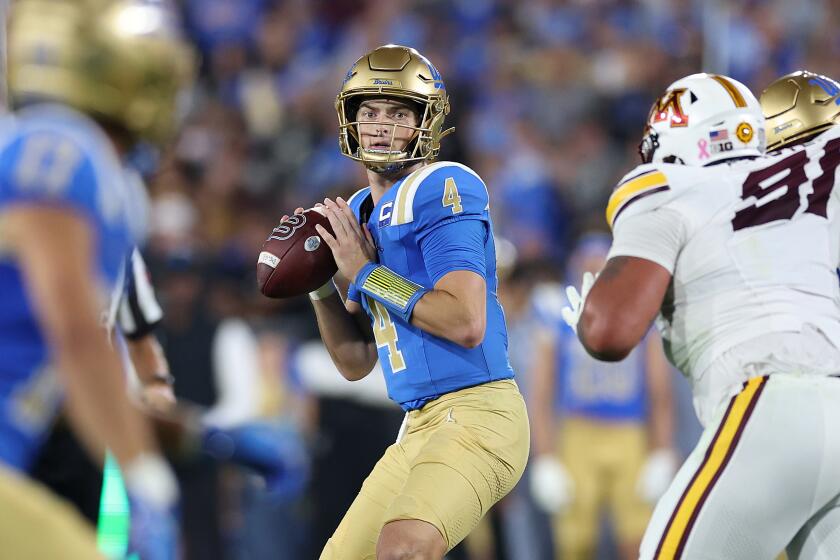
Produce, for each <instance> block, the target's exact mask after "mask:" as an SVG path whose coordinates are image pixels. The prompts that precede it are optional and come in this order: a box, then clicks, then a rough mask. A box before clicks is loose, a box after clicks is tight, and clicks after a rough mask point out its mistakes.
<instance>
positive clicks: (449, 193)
mask: <svg viewBox="0 0 840 560" xmlns="http://www.w3.org/2000/svg"><path fill="white" fill-rule="evenodd" d="M442 202H443V207H444V208H446V207H448V206H451V207H452V213H453V214H460V213H461V212H463V211H464V207H463V206H461V195H460V194H458V187H457V186H456V185H455V179H454V178H452V177H447V178H446V182H445V183H444V184H443V201H442Z"/></svg>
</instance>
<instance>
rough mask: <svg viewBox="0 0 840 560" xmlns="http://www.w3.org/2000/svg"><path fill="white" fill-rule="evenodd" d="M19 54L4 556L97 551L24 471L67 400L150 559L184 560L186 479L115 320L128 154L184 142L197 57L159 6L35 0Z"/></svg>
mask: <svg viewBox="0 0 840 560" xmlns="http://www.w3.org/2000/svg"><path fill="white" fill-rule="evenodd" d="M8 58H9V88H10V94H11V98H12V101H13V104H14V106H15V108H16V109H18V111H17V114H16V115H15V116H14V117H9V118H8V119H7V120H6V122H4V123H3V126H2V129H1V130H0V239H2V247H0V515H2V517H3V519H4V522H3V523H2V524H1V525H2V527H0V542H3V547H4V550H3V554H4V555H8V556H9V557H10V558H58V557H62V558H89V557H95V556H96V554H97V553H96V549H95V543H94V540H93V535H92V532H91V531H90V529H89V528H88V527H86V526H85V525H84V524H83V523H81V522H80V521H79V520H78V519H77V518H76V517H75V515H73V514H71V513H70V510H69V509H67V508H66V507H65V506H63V505H61V504H60V503H58V502H57V501H56V499H55V498H54V497H53V496H51V495H49V494H48V493H47V492H45V491H44V490H43V489H41V488H39V487H37V486H36V485H34V484H32V483H31V482H29V481H27V480H26V478H25V477H23V476H21V475H23V474H24V473H26V471H27V470H28V469H29V468H30V466H31V464H32V461H33V458H34V456H35V453H36V451H37V450H38V448H39V446H40V445H41V443H42V441H43V438H44V435H45V432H46V430H47V428H48V427H49V425H50V423H51V421H52V419H53V417H54V415H55V413H56V410H57V408H58V406H59V404H60V400H61V396H62V394H64V395H66V397H67V407H68V411H69V413H70V417H71V419H72V421H73V424H74V427H75V429H76V430H77V431H78V432H79V433H80V435H81V436H82V438H83V440H84V441H85V442H86V443H87V444H88V445H89V446H90V447H91V449H92V450H93V451H95V452H96V451H99V452H101V449H102V448H103V447H105V446H107V447H108V448H109V449H111V450H112V452H113V453H114V455H115V456H116V457H117V459H118V461H119V463H120V465H121V467H122V469H123V472H124V474H125V480H126V486H127V489H128V492H129V495H130V498H131V500H132V517H133V520H132V530H133V532H134V535H133V536H134V537H135V545H136V550H137V551H138V552H139V553H140V555H141V557H142V558H170V557H172V556H173V555H174V547H173V546H172V545H173V544H174V542H173V529H174V527H173V526H172V524H171V518H170V517H169V516H168V515H167V511H168V509H169V508H170V506H171V505H172V504H173V503H174V501H175V499H176V497H177V488H176V485H175V481H174V477H173V475H172V473H171V471H170V470H169V467H168V466H167V465H166V463H165V462H164V461H163V460H162V459H161V458H160V456H159V455H158V453H157V451H156V450H155V446H154V444H153V442H152V437H151V434H150V431H149V429H148V426H147V425H146V423H145V422H144V421H143V420H142V418H141V417H140V415H139V414H138V412H137V411H136V409H134V408H133V407H132V406H130V404H129V402H128V399H127V397H126V391H125V385H124V380H123V369H122V366H121V364H120V360H119V357H118V355H117V353H116V351H115V350H114V348H113V347H112V345H111V344H110V341H109V338H108V333H107V330H106V328H105V325H106V324H112V323H113V319H112V318H111V316H112V314H113V313H115V312H116V304H109V298H110V299H111V300H112V301H117V299H116V298H111V296H112V295H113V294H118V293H121V291H122V282H123V278H122V275H123V274H124V270H125V260H126V258H127V257H128V255H129V254H130V252H131V250H132V248H133V246H134V243H135V242H136V240H137V238H138V237H139V235H140V232H139V231H137V229H138V228H136V227H134V223H135V222H134V220H133V218H134V217H135V214H136V209H134V208H133V207H132V204H131V202H132V201H133V200H137V193H133V192H132V190H131V189H132V185H131V184H130V183H129V182H128V181H126V177H125V174H124V171H123V169H122V164H121V161H120V158H121V156H123V155H124V154H125V153H126V152H127V150H128V149H129V148H130V147H131V145H132V144H133V143H134V142H135V141H136V140H138V139H141V138H144V139H148V140H152V141H162V140H164V139H165V138H166V137H167V136H169V133H170V131H171V130H172V122H173V116H174V112H175V97H176V93H177V91H178V90H179V89H180V87H181V86H182V85H183V84H184V82H185V81H186V80H187V78H188V75H189V72H190V57H189V53H188V51H187V50H186V46H185V45H184V44H183V43H182V41H181V40H180V39H179V38H178V37H177V30H176V28H175V26H174V24H173V21H172V19H171V15H170V14H169V12H168V11H166V10H165V9H163V8H162V6H161V5H160V4H159V3H152V2H128V1H106V0H63V1H59V0H20V1H18V2H16V3H14V5H13V6H12V9H11V13H10V25H9V47H8ZM9 547H11V548H9Z"/></svg>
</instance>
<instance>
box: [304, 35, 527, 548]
mask: <svg viewBox="0 0 840 560" xmlns="http://www.w3.org/2000/svg"><path fill="white" fill-rule="evenodd" d="M336 108H337V111H338V116H339V122H340V133H339V138H340V147H341V150H342V153H343V154H344V155H346V156H347V157H350V158H352V159H354V160H355V161H358V162H360V163H361V164H363V165H364V166H365V167H366V169H367V177H368V181H369V186H367V187H365V188H363V189H361V190H359V191H358V192H357V193H355V194H354V195H353V196H352V197H350V199H349V200H347V201H344V200H343V199H341V198H338V199H337V200H335V201H333V200H329V199H327V200H325V201H324V206H323V210H324V212H325V213H326V215H327V217H328V218H329V220H330V224H331V225H332V228H333V230H334V233H335V235H334V236H333V235H330V234H329V233H328V232H327V231H326V230H325V229H324V228H319V230H318V231H319V233H320V235H321V236H322V237H323V239H324V241H325V242H326V243H327V244H328V245H329V246H330V248H331V249H332V252H333V255H334V257H335V259H336V262H337V263H338V267H339V271H340V273H341V275H340V276H343V277H345V278H347V279H349V282H350V284H349V287H348V293H347V296H346V301H342V298H340V297H338V296H337V295H336V292H335V289H334V287H333V283H332V282H329V283H327V284H326V285H325V286H324V287H322V288H320V289H318V290H316V291H315V292H312V293H311V294H310V297H311V299H312V300H313V303H314V307H315V313H316V316H317V319H318V325H319V328H320V331H321V336H322V338H323V340H324V343H325V344H326V347H327V349H328V350H329V352H330V354H331V356H332V358H333V360H334V362H335V364H336V365H337V367H338V369H339V370H340V371H341V372H342V374H343V375H344V376H345V377H346V378H347V379H350V380H355V379H360V378H362V377H364V376H365V375H367V374H368V373H369V372H370V371H371V368H372V367H373V366H374V364H375V362H376V360H377V359H379V361H380V362H381V364H382V369H383V372H384V375H385V380H386V384H387V388H388V393H389V396H390V397H391V398H392V399H393V400H394V401H396V402H397V403H399V404H400V406H401V407H402V408H403V409H404V410H405V411H406V417H405V421H404V423H403V427H402V429H401V430H400V433H399V435H398V437H397V441H396V443H395V444H394V445H392V446H390V447H389V448H388V449H387V450H386V452H385V454H384V456H383V457H382V459H381V460H380V461H379V462H378V463H377V465H376V466H375V467H374V469H373V472H372V473H371V474H370V476H369V477H368V479H367V480H366V481H365V483H364V485H363V486H362V489H361V490H360V492H359V495H358V496H357V498H356V500H355V501H354V502H353V504H352V505H351V507H350V509H349V510H348V512H347V514H346V515H345V517H344V520H343V521H342V522H341V524H340V525H339V527H338V528H337V529H336V532H335V534H334V535H333V537H332V538H331V539H330V540H329V541H328V542H327V545H326V547H325V549H324V551H323V552H322V554H321V558H324V559H335V558H347V559H351V558H352V559H358V558H373V557H374V556H376V557H377V558H380V559H394V558H442V557H443V555H444V554H445V553H446V552H447V551H448V550H449V549H451V548H452V547H454V546H455V545H456V544H458V542H460V541H461V540H462V539H463V538H464V537H465V536H466V535H467V534H468V533H469V532H470V531H471V530H472V529H473V528H474V527H475V526H476V524H477V523H478V521H479V519H481V517H482V516H483V515H484V514H485V513H486V512H487V511H488V509H489V508H490V507H491V506H492V505H493V504H494V503H496V502H497V501H498V500H499V499H500V498H502V497H503V496H504V495H505V494H507V493H508V492H509V491H510V490H511V488H512V487H513V486H514V485H515V484H516V482H517V481H518V480H519V478H520V476H521V475H522V472H523V470H524V468H525V463H526V460H527V456H528V448H529V430H528V419H527V415H526V411H525V404H524V402H523V399H522V397H521V395H520V394H519V391H518V389H517V386H516V383H515V382H514V381H513V370H512V368H511V366H510V363H509V361H508V356H507V332H506V327H505V319H504V314H503V312H502V308H501V306H500V304H499V301H498V299H497V297H496V256H495V247H494V241H493V231H492V223H491V220H490V214H489V200H488V193H487V187H486V186H485V184H484V182H483V181H482V180H481V178H480V177H479V176H478V175H477V174H476V173H475V172H474V171H473V170H471V169H469V168H468V167H466V166H464V165H461V164H460V163H455V162H447V161H442V162H437V163H433V162H434V160H435V159H436V158H437V156H438V153H439V151H440V140H441V138H442V137H443V136H445V135H446V134H447V133H448V132H449V131H448V130H447V131H444V130H443V121H444V117H445V116H446V114H447V113H448V112H449V100H448V96H447V93H446V89H445V87H444V84H443V81H442V79H441V76H440V74H439V73H438V71H437V70H436V69H435V67H434V66H433V65H432V64H431V63H430V62H429V61H428V60H427V59H426V58H425V57H423V56H422V55H421V54H420V53H418V52H417V51H416V50H414V49H411V48H407V47H402V46H398V45H386V46H383V47H379V48H377V49H374V50H373V51H371V52H369V53H367V54H366V55H364V56H363V57H361V58H360V59H359V60H358V61H356V63H355V64H353V66H352V68H351V69H350V71H349V72H348V73H347V76H346V78H345V79H344V82H343V84H342V87H341V92H340V93H339V95H338V98H337V101H336ZM360 429H364V428H363V427H360Z"/></svg>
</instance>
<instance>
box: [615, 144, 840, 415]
mask: <svg viewBox="0 0 840 560" xmlns="http://www.w3.org/2000/svg"><path fill="white" fill-rule="evenodd" d="M725 141H728V139H724V140H722V142H725ZM713 143H714V139H710V143H709V144H708V145H706V146H704V149H708V146H709V145H711V144H713ZM698 149H700V147H698ZM838 166H840V127H836V128H834V129H831V130H829V131H827V132H825V133H823V134H821V135H820V136H818V137H817V138H816V139H815V140H813V141H811V142H810V143H808V144H805V145H803V146H798V147H795V148H789V149H785V150H782V151H780V152H778V153H774V154H771V155H768V156H765V157H761V158H755V159H740V160H734V161H733V162H732V163H721V164H717V165H712V166H708V167H689V166H684V165H677V164H657V165H642V166H639V167H637V168H636V169H635V170H634V171H633V172H632V173H630V174H628V175H627V176H626V177H625V179H624V180H622V182H621V183H619V186H618V187H617V188H616V190H615V191H614V192H613V195H612V197H611V198H610V202H609V205H608V208H607V220H608V222H609V223H610V225H611V227H612V228H613V233H614V243H613V247H612V249H611V252H610V258H612V257H616V256H633V257H641V258H645V259H649V260H652V261H654V262H656V263H658V264H660V265H661V266H663V267H665V268H666V269H668V270H669V271H670V272H671V273H672V274H673V281H672V283H671V286H670V289H669V290H668V294H667V297H666V301H665V302H664V304H663V307H662V310H661V313H660V316H659V319H658V320H657V324H658V326H659V328H660V331H661V333H662V337H663V340H664V343H665V349H666V353H667V354H668V356H669V358H670V359H671V361H672V362H673V363H674V365H675V366H677V367H678V368H679V369H680V370H681V371H682V372H683V373H684V374H686V375H687V376H689V377H690V378H691V380H692V384H693V386H694V392H695V406H696V408H697V412H698V416H699V417H700V420H701V422H703V423H704V424H705V423H706V422H707V420H708V419H709V418H710V417H711V416H712V414H713V412H714V411H715V410H716V409H717V408H718V407H719V405H720V404H721V403H723V402H725V401H726V400H727V399H728V398H729V397H730V396H732V395H733V394H735V393H737V392H738V391H739V390H740V389H741V386H742V383H743V382H744V381H746V380H747V379H748V378H749V377H750V376H751V375H756V374H760V375H765V374H773V373H775V372H779V371H781V372H792V371H800V370H801V371H803V372H808V373H816V374H823V375H828V374H833V373H837V372H838V371H840V350H838V349H840V287H838V276H837V267H838V265H840V215H839V213H838V211H839V210H840V189H838V188H835V187H836V186H837V184H838V183H840V172H838V171H837V168H838ZM775 333H788V334H783V335H781V336H779V335H777V334H775ZM771 334H772V336H770V335H771ZM757 370H760V371H757Z"/></svg>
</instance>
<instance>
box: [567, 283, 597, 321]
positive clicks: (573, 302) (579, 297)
mask: <svg viewBox="0 0 840 560" xmlns="http://www.w3.org/2000/svg"><path fill="white" fill-rule="evenodd" d="M594 283H595V275H594V274H592V273H591V272H584V273H583V281H582V282H581V285H580V293H578V291H577V288H575V287H574V286H566V297H567V298H568V300H569V306H568V307H564V308H563V311H562V314H563V320H564V321H566V324H567V325H569V326H570V327H572V329H574V331H575V333H577V324H578V321H579V320H580V314H581V313H583V304H584V302H585V301H586V296H587V295H589V290H591V289H592V284H594Z"/></svg>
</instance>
